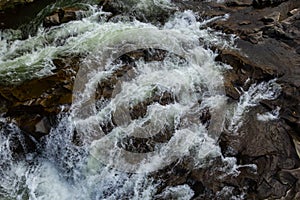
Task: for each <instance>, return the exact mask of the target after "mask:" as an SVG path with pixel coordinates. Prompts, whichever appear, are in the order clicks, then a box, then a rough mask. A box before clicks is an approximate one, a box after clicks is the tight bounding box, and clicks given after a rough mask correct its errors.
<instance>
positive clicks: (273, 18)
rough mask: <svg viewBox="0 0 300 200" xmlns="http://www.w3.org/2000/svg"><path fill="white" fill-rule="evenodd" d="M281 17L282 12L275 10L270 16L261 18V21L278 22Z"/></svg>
mask: <svg viewBox="0 0 300 200" xmlns="http://www.w3.org/2000/svg"><path fill="white" fill-rule="evenodd" d="M279 19H280V12H274V13H272V14H270V15H268V16H265V17H263V18H262V19H261V21H263V22H265V23H272V22H278V21H279Z"/></svg>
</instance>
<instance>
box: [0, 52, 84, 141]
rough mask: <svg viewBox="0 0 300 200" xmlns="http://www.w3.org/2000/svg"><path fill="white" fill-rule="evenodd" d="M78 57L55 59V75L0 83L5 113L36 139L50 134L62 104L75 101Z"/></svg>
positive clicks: (0, 94) (0, 95) (0, 98)
mask: <svg viewBox="0 0 300 200" xmlns="http://www.w3.org/2000/svg"><path fill="white" fill-rule="evenodd" d="M78 62H79V57H76V56H74V57H68V58H61V59H56V60H53V63H54V64H55V65H56V69H55V71H53V72H54V74H53V75H51V76H48V77H44V78H40V79H33V80H29V81H26V82H24V83H22V84H21V85H16V86H6V85H2V86H0V101H2V102H4V104H5V105H6V106H5V108H3V111H5V116H6V117H9V118H11V119H13V120H15V121H16V123H17V124H18V125H19V127H20V128H21V129H22V130H23V131H25V132H27V133H28V134H31V135H33V136H34V137H35V138H37V139H38V138H40V137H41V136H43V135H45V134H48V133H49V128H50V127H49V126H51V123H50V122H51V119H53V118H55V115H57V114H58V113H59V112H60V111H62V108H61V106H63V105H70V104H71V102H72V89H73V81H74V77H75V75H76V72H77V70H78V65H77V64H78Z"/></svg>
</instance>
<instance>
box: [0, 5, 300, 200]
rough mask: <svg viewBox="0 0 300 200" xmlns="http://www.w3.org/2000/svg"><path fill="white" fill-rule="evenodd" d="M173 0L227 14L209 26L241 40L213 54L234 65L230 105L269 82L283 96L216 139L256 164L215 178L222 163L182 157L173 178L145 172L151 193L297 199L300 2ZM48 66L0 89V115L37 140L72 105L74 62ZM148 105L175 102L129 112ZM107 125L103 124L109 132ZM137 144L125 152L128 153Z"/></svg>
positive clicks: (106, 89) (60, 17)
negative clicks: (183, 190) (265, 116)
mask: <svg viewBox="0 0 300 200" xmlns="http://www.w3.org/2000/svg"><path fill="white" fill-rule="evenodd" d="M107 2H108V4H102V5H103V6H104V7H103V9H104V10H106V11H112V13H113V14H114V15H120V14H121V11H120V10H118V9H119V7H118V6H119V4H118V5H117V6H116V4H113V3H112V2H110V1H107ZM173 2H174V3H175V4H177V5H178V7H179V8H180V9H182V10H186V9H191V10H194V11H195V12H198V13H200V14H201V16H202V17H204V18H211V17H214V16H218V15H224V14H229V18H228V19H227V20H226V21H221V20H219V21H211V22H210V23H209V24H207V26H208V27H210V28H213V29H214V30H219V31H223V32H225V33H229V34H235V35H237V36H239V38H238V39H237V41H236V42H237V49H236V50H229V49H224V48H222V47H218V46H216V47H213V48H214V49H216V50H217V51H218V52H219V56H217V57H216V60H217V61H221V62H224V63H227V64H230V65H231V66H232V69H231V70H228V71H227V72H226V74H225V90H226V95H227V96H228V97H229V101H232V102H237V101H238V100H239V99H240V95H241V94H240V92H239V91H240V88H243V90H248V88H249V86H250V84H252V83H260V82H262V81H268V80H271V79H274V78H276V79H277V83H278V84H280V86H281V88H282V92H281V94H280V96H279V97H278V98H277V99H276V100H272V101H271V100H269V101H261V102H260V105H259V106H257V107H255V108H254V109H252V110H251V111H250V112H249V113H248V114H247V116H248V118H247V119H246V121H245V123H244V124H243V125H242V126H241V127H240V128H239V129H238V131H237V132H236V133H233V132H232V131H228V130H224V131H223V133H222V134H221V137H220V139H219V144H220V147H221V149H222V153H223V156H224V157H234V158H235V159H236V160H237V163H238V164H240V165H253V164H254V165H256V169H254V168H246V167H245V168H240V169H239V171H240V173H239V175H238V176H236V177H235V176H233V175H228V176H226V177H223V178H220V177H219V175H220V174H218V171H217V169H219V168H220V167H222V165H223V163H222V161H221V159H222V158H218V159H216V160H215V161H212V162H211V165H210V166H209V167H206V168H200V169H193V168H191V167H190V166H189V164H188V162H189V161H188V159H189V158H186V159H183V160H182V161H181V162H180V163H178V164H177V165H176V167H174V168H173V169H172V170H171V171H172V175H170V174H168V173H167V172H169V171H170V169H168V168H166V169H163V170H161V171H159V172H157V173H156V174H151V176H153V177H159V178H160V179H162V180H164V183H163V184H162V186H161V188H160V189H159V190H158V191H157V193H160V192H162V191H163V190H164V189H165V188H166V187H168V186H175V185H181V184H188V185H189V186H190V187H191V188H192V189H193V190H194V191H195V195H194V198H195V199H218V198H220V197H218V196H217V195H216V194H217V193H218V192H220V191H221V193H222V191H223V190H222V188H227V189H228V190H229V191H232V193H233V194H241V193H244V194H245V198H246V199H291V200H292V199H300V192H299V191H300V159H299V158H300V1H299V0H253V1H252V0H231V1H226V3H224V4H220V3H216V2H206V1H203V2H202V1H201V2H199V1H197V0H187V1H181V0H174V1H173ZM0 5H1V4H0ZM160 11H161V10H160ZM76 12H78V10H76V9H68V8H67V9H61V10H58V11H55V12H54V13H52V14H50V15H49V16H48V17H46V18H45V20H44V26H46V27H49V26H53V25H59V24H61V23H65V22H68V21H70V20H73V19H76V17H77V15H76ZM124 12H125V11H124ZM126 12H127V10H126ZM128 12H129V11H128ZM131 14H132V13H131ZM152 17H153V16H151V15H149V20H145V19H143V20H145V21H151V20H153V19H152ZM165 18H166V16H163V17H162V19H159V20H160V22H161V23H163V21H164V19H165ZM136 53H137V52H136ZM53 62H54V63H55V65H56V67H57V70H56V71H54V74H53V75H51V76H49V77H45V78H41V79H35V80H30V81H27V82H25V83H23V84H21V85H18V86H14V87H11V86H1V87H0V103H1V104H0V105H3V106H2V107H0V111H1V112H2V113H3V112H5V113H6V114H5V116H6V117H7V118H9V119H11V120H14V121H16V123H17V124H18V126H19V127H20V128H21V129H22V131H24V132H26V133H27V134H28V135H31V136H34V137H35V138H37V139H38V138H40V137H42V136H43V135H45V134H48V132H49V127H50V126H52V124H53V121H55V116H56V115H57V114H58V113H59V112H61V105H65V106H66V109H67V107H68V105H70V103H71V95H72V85H73V77H74V76H75V74H76V71H77V70H78V66H77V65H78V63H79V57H78V56H73V57H70V58H61V59H57V60H54V61H53ZM124 73H127V75H128V74H129V75H128V77H132V76H134V73H133V72H132V71H131V67H130V66H125V67H124V70H123V71H120V72H116V77H119V76H123V75H124ZM130 73H132V74H130ZM115 82H116V80H110V82H107V83H106V82H105V83H103V85H101V86H100V89H99V91H98V94H97V95H99V96H102V97H104V98H110V97H111V95H112V92H111V90H112V87H114V84H115ZM148 101H154V102H158V103H161V104H163V103H169V102H172V101H173V99H172V98H171V95H170V94H167V93H166V94H163V95H162V96H155V95H154V96H153V98H152V99H148V100H147V102H142V103H141V104H139V105H136V107H133V108H132V113H131V117H132V118H138V117H139V116H142V115H144V114H145V107H146V106H147V104H148V103H149V102H148ZM276 108H280V111H279V119H278V120H276V121H270V122H264V121H259V120H258V119H257V115H256V114H257V113H264V112H269V111H272V110H274V109H276ZM205 116H206V117H204V119H203V120H204V121H208V120H209V112H207V113H206V114H205ZM201 120H202V119H201ZM110 126H111V125H109V124H107V125H105V128H106V130H107V131H108V132H109V130H110V128H111V127H110ZM135 142H136V143H140V142H139V141H135ZM29 143H30V142H29ZM135 145H136V144H133V146H128V147H127V148H128V149H134V148H135ZM137 146H138V145H137ZM145 148H146V147H145ZM146 150H148V149H146ZM17 151H18V152H19V151H21V150H17ZM223 193H224V194H223V196H221V197H222V198H225V197H226V198H230V196H226V191H225V190H224V191H223ZM219 194H220V193H219ZM222 198H221V199H222Z"/></svg>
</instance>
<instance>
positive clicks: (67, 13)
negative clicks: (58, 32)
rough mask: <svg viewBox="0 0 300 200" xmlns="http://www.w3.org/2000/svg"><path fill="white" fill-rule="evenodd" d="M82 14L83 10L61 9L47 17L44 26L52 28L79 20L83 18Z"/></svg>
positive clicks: (74, 8) (73, 8)
mask: <svg viewBox="0 0 300 200" xmlns="http://www.w3.org/2000/svg"><path fill="white" fill-rule="evenodd" d="M82 12H83V11H82V10H81V8H76V7H70V8H69V7H67V8H60V9H58V10H57V11H55V12H53V13H52V14H50V15H49V16H47V17H45V19H44V22H43V25H44V27H51V26H57V25H60V24H63V23H67V22H69V21H73V20H78V19H81V18H82Z"/></svg>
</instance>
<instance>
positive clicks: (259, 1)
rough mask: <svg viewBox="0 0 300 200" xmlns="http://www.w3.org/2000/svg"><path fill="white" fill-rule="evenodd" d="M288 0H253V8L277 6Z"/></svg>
mask: <svg viewBox="0 0 300 200" xmlns="http://www.w3.org/2000/svg"><path fill="white" fill-rule="evenodd" d="M285 1H288V0H253V6H254V7H256V8H264V7H268V6H276V5H279V4H281V3H282V2H285Z"/></svg>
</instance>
